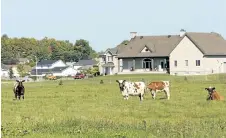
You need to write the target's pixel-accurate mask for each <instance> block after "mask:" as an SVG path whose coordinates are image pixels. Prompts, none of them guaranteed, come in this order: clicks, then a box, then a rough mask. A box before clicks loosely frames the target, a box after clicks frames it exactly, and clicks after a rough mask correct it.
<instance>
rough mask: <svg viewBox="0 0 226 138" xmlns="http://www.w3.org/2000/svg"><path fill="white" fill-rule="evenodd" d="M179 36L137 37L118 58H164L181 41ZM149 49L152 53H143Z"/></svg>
mask: <svg viewBox="0 0 226 138" xmlns="http://www.w3.org/2000/svg"><path fill="white" fill-rule="evenodd" d="M181 39H182V38H181V37H179V36H178V35H168V36H167V35H166V36H136V37H135V38H134V39H131V40H130V42H129V44H127V46H126V47H125V48H124V49H123V50H122V52H121V54H119V55H118V57H147V56H148V57H150V56H153V57H156V56H157V57H164V56H169V53H170V52H171V51H172V50H173V49H174V48H175V47H176V45H177V44H178V43H179V42H180V41H181ZM145 47H147V48H148V49H150V50H151V52H145V53H141V51H142V50H143V49H144V48H145Z"/></svg>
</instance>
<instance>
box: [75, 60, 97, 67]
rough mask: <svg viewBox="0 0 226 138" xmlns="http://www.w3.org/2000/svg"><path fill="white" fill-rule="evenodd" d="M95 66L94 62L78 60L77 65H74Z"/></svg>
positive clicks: (95, 62)
mask: <svg viewBox="0 0 226 138" xmlns="http://www.w3.org/2000/svg"><path fill="white" fill-rule="evenodd" d="M95 64H97V61H96V60H92V59H90V60H79V61H78V62H77V63H75V64H74V65H75V66H86V65H95Z"/></svg>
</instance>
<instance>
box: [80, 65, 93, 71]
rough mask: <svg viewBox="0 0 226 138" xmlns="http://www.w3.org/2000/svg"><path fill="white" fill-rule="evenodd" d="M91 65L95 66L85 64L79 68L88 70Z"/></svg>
mask: <svg viewBox="0 0 226 138" xmlns="http://www.w3.org/2000/svg"><path fill="white" fill-rule="evenodd" d="M91 67H93V66H92V65H85V66H82V67H79V68H78V70H88V69H89V68H91Z"/></svg>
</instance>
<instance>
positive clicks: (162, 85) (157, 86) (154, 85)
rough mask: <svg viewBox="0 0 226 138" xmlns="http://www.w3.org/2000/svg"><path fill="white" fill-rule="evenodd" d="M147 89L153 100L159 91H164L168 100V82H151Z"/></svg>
mask: <svg viewBox="0 0 226 138" xmlns="http://www.w3.org/2000/svg"><path fill="white" fill-rule="evenodd" d="M147 89H150V91H151V94H152V98H153V99H155V97H156V94H157V93H158V92H160V91H164V92H165V94H166V97H167V99H168V100H169V99H170V89H169V81H157V82H151V83H150V84H148V85H147Z"/></svg>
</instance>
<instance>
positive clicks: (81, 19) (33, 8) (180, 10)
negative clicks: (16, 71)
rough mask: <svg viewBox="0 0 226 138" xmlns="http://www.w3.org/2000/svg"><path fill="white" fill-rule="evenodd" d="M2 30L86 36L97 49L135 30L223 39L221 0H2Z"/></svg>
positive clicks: (225, 10) (224, 5) (225, 21)
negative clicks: (213, 35) (211, 35)
mask: <svg viewBox="0 0 226 138" xmlns="http://www.w3.org/2000/svg"><path fill="white" fill-rule="evenodd" d="M1 2H2V4H1V6H2V10H1V16H2V18H1V34H7V35H8V36H9V37H34V38H36V39H42V38H44V37H45V36H47V37H50V38H55V39H59V40H70V42H73V43H74V42H75V40H77V39H81V38H82V39H86V40H88V41H89V42H90V45H91V46H92V47H93V48H94V49H95V50H97V51H100V50H105V49H106V48H109V47H115V46H116V45H117V44H119V43H120V42H121V41H123V40H125V39H129V38H130V32H131V31H135V32H138V35H161V34H163V35H167V34H179V31H180V29H181V28H183V29H185V30H186V31H188V32H212V31H214V32H218V33H220V34H221V35H222V36H223V37H224V38H225V39H226V0H2V1H1Z"/></svg>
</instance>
